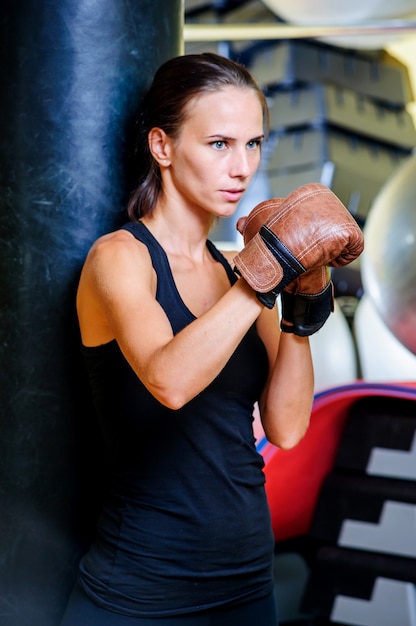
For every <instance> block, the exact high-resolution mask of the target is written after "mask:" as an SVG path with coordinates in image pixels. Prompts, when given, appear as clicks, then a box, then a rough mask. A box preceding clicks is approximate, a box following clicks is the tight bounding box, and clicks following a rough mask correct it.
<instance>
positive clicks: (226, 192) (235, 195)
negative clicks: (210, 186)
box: [221, 189, 245, 202]
mask: <svg viewBox="0 0 416 626" xmlns="http://www.w3.org/2000/svg"><path fill="white" fill-rule="evenodd" d="M244 192H245V189H222V190H221V193H222V195H223V196H224V198H225V199H226V200H228V201H229V202H237V201H238V200H240V198H241V196H242V195H243V193H244Z"/></svg>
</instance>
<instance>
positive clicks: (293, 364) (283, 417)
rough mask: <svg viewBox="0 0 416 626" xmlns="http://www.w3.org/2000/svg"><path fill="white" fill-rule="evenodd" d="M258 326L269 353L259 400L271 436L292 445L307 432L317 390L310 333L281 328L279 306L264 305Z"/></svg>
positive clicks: (282, 443) (276, 441)
mask: <svg viewBox="0 0 416 626" xmlns="http://www.w3.org/2000/svg"><path fill="white" fill-rule="evenodd" d="M257 328H258V332H259V334H260V336H261V337H262V339H263V341H264V343H265V345H266V347H267V351H268V354H269V362H270V375H269V380H268V383H267V385H266V387H265V389H264V391H263V394H262V397H261V399H260V402H259V408H260V415H261V421H262V424H263V428H264V432H265V434H266V437H267V438H268V440H269V441H270V442H271V443H273V444H275V445H277V446H279V447H281V448H292V447H293V446H295V445H296V444H297V443H298V442H299V441H300V439H301V438H302V437H303V435H304V434H305V432H306V430H307V428H308V426H309V420H310V414H311V409H312V402H313V393H314V377H313V365H312V357H311V352H310V346H309V339H308V337H298V336H296V335H293V334H290V333H281V332H280V330H279V323H278V313H277V311H276V309H272V310H269V309H265V310H264V311H263V313H262V315H261V316H260V317H259V319H258V322H257Z"/></svg>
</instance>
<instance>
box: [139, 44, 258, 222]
mask: <svg viewBox="0 0 416 626" xmlns="http://www.w3.org/2000/svg"><path fill="white" fill-rule="evenodd" d="M226 86H233V87H241V88H249V89H252V90H253V91H255V92H256V93H257V94H258V97H259V100H260V104H261V106H262V109H263V116H264V120H265V125H266V128H268V123H269V112H268V106H267V102H266V98H265V96H264V94H263V92H262V91H261V89H260V87H259V86H258V85H257V83H256V81H255V80H254V78H253V77H252V75H251V74H250V72H249V71H248V70H247V69H246V68H245V67H244V66H243V65H241V64H239V63H237V62H235V61H232V60H230V59H228V58H226V57H223V56H220V55H217V54H214V53H211V52H204V53H202V54H186V55H183V56H178V57H174V58H173V59H170V60H169V61H167V62H166V63H164V64H163V65H161V67H160V68H159V69H158V70H157V72H156V74H155V76H154V79H153V82H152V84H151V86H150V88H149V90H148V91H147V93H146V94H145V96H144V98H143V101H142V105H141V112H140V116H139V119H138V133H137V139H136V157H137V160H138V162H139V165H140V169H141V175H140V177H139V181H138V186H137V188H136V190H135V191H134V192H133V194H132V196H131V198H130V201H129V203H128V206H127V212H128V215H129V218H130V219H131V220H132V221H136V220H138V219H139V218H140V217H142V216H144V215H146V214H148V213H150V212H151V211H152V209H153V207H154V205H155V203H156V200H157V198H158V195H159V193H160V190H161V180H160V170H159V165H158V164H157V162H156V161H155V160H154V159H153V157H152V155H151V153H150V150H149V145H148V134H149V132H150V130H151V129H152V128H156V127H157V128H161V129H163V130H164V131H165V133H166V134H167V135H168V136H169V137H171V138H172V139H175V138H176V137H178V135H179V132H180V130H181V127H182V124H183V123H184V121H185V120H186V115H187V105H188V103H189V102H190V100H192V98H195V97H197V96H199V95H200V94H201V93H203V92H213V91H217V90H218V89H222V88H223V87H226Z"/></svg>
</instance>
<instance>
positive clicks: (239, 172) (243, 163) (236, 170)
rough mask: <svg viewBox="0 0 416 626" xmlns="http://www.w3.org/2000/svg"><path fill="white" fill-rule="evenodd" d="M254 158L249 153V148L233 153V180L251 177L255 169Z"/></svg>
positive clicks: (231, 168)
mask: <svg viewBox="0 0 416 626" xmlns="http://www.w3.org/2000/svg"><path fill="white" fill-rule="evenodd" d="M253 156H254V155H252V154H249V153H248V151H247V148H243V149H238V150H235V151H233V155H232V160H231V167H230V174H231V176H232V177H233V178H247V177H248V176H250V175H251V174H252V173H253V171H254V169H255V164H254V163H253V161H254V159H253ZM256 165H257V164H256Z"/></svg>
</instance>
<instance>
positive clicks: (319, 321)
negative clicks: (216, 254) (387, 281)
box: [237, 198, 334, 337]
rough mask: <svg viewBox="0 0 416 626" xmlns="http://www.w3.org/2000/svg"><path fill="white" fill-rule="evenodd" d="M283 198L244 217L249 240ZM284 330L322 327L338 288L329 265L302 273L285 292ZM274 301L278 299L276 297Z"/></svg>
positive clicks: (305, 330) (241, 227)
mask: <svg viewBox="0 0 416 626" xmlns="http://www.w3.org/2000/svg"><path fill="white" fill-rule="evenodd" d="M282 202H283V198H274V199H273V202H269V201H267V202H262V203H260V204H259V205H257V206H256V207H255V208H254V209H253V211H252V212H251V213H250V219H248V218H247V217H245V218H240V220H239V222H238V224H237V227H238V230H239V231H240V233H241V234H242V235H243V237H244V243H247V242H248V241H250V239H252V238H253V237H254V235H255V234H256V233H258V232H259V230H260V228H261V227H262V225H263V224H265V223H267V222H268V221H269V220H270V219H271V217H273V215H274V213H275V211H276V208H277V207H278V206H279V205H280V204H281V203H282ZM280 295H281V304H282V318H281V322H280V327H281V329H282V331H283V332H287V333H293V334H295V335H299V336H301V337H306V336H309V335H312V334H313V333H316V332H317V331H318V330H320V329H321V328H322V326H323V325H324V324H325V322H326V320H327V319H328V317H329V316H330V314H331V313H332V312H333V311H334V288H333V284H332V282H331V273H330V270H329V268H328V267H326V266H324V267H317V268H316V269H312V270H308V271H306V272H305V273H304V274H301V275H300V276H299V278H296V279H295V280H293V281H292V282H291V283H289V285H288V286H287V287H285V289H284V290H283V291H282V293H281V294H280ZM273 302H274V299H273Z"/></svg>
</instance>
